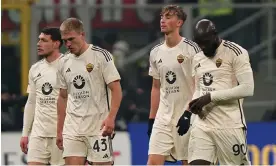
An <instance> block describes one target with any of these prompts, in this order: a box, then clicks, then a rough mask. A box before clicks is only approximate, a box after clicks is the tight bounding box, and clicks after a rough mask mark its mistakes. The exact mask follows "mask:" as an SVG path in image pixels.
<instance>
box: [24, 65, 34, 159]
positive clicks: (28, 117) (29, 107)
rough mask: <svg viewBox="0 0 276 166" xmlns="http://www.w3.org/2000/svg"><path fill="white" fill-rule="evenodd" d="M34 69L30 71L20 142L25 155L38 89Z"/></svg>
mask: <svg viewBox="0 0 276 166" xmlns="http://www.w3.org/2000/svg"><path fill="white" fill-rule="evenodd" d="M31 71H32V68H31V69H30V71H29V84H28V87H27V93H28V94H29V95H28V100H27V102H26V105H25V108H24V117H23V129H22V138H21V140H20V147H21V150H22V152H23V153H25V154H27V150H28V142H29V141H28V136H29V135H30V133H31V130H32V126H33V122H34V115H35V103H36V87H35V83H34V81H33V77H32V72H31Z"/></svg>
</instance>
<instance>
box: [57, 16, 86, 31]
mask: <svg viewBox="0 0 276 166" xmlns="http://www.w3.org/2000/svg"><path fill="white" fill-rule="evenodd" d="M60 31H61V32H70V31H75V32H77V33H81V32H84V28H83V23H82V21H81V20H79V19H77V18H67V19H66V20H64V21H63V22H62V24H61V25H60Z"/></svg>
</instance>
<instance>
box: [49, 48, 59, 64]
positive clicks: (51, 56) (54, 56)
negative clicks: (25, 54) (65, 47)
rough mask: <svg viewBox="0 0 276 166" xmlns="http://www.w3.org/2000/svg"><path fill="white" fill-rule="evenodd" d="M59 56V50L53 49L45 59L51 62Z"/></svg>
mask: <svg viewBox="0 0 276 166" xmlns="http://www.w3.org/2000/svg"><path fill="white" fill-rule="evenodd" d="M59 57H60V52H59V51H54V52H53V53H52V54H51V55H49V56H48V57H46V58H45V59H46V61H47V62H48V63H51V62H54V61H55V60H56V59H58V58H59Z"/></svg>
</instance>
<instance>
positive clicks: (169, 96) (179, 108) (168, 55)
mask: <svg viewBox="0 0 276 166" xmlns="http://www.w3.org/2000/svg"><path fill="white" fill-rule="evenodd" d="M186 17H187V16H186V14H185V13H184V11H183V10H182V9H181V8H180V7H179V6H175V5H169V6H165V7H164V8H163V10H162V12H161V19H160V27H161V32H162V33H164V34H165V42H164V43H161V44H159V45H157V46H155V47H154V48H153V49H152V50H151V52H150V59H149V61H150V69H149V75H150V76H152V77H153V83H152V91H151V109H150V117H149V126H148V134H149V135H150V142H149V152H148V154H149V156H148V163H147V164H148V165H163V164H164V162H165V160H167V161H177V160H179V161H180V160H181V161H182V164H184V165H186V164H187V159H188V154H187V153H188V140H189V133H188V134H185V135H184V136H180V135H179V134H178V132H180V133H181V131H178V130H181V129H180V128H178V121H179V119H180V117H181V116H182V114H183V113H184V110H185V109H186V108H188V102H189V101H190V100H191V99H192V95H193V91H194V89H193V78H192V70H191V69H192V59H193V57H194V56H195V55H196V54H198V53H200V48H199V47H198V46H197V45H196V44H195V43H194V42H192V41H191V40H188V39H186V38H184V37H182V36H180V34H179V31H180V28H181V26H183V24H184V22H185V20H186ZM190 115H191V114H189V115H187V116H188V119H190V117H189V116H190ZM188 123H189V124H190V121H189V122H188Z"/></svg>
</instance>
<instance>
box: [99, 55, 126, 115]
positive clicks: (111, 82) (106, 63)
mask: <svg viewBox="0 0 276 166" xmlns="http://www.w3.org/2000/svg"><path fill="white" fill-rule="evenodd" d="M106 54H107V55H106V56H108V57H109V58H107V59H103V62H102V73H103V77H104V81H105V83H106V84H107V86H108V88H109V89H110V91H111V103H110V110H109V115H108V117H110V118H112V119H113V120H115V119H116V116H117V112H118V110H119V108H120V105H121V101H122V96H123V95H122V88H121V84H120V80H121V77H120V74H119V72H118V70H117V68H116V66H115V64H114V61H113V57H112V55H111V54H110V53H109V52H107V51H106ZM108 104H109V103H108Z"/></svg>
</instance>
